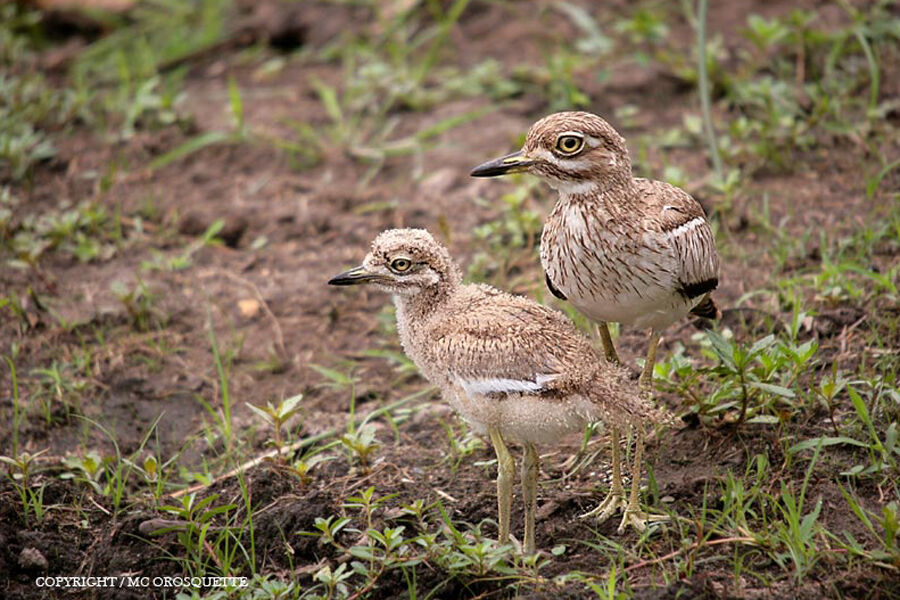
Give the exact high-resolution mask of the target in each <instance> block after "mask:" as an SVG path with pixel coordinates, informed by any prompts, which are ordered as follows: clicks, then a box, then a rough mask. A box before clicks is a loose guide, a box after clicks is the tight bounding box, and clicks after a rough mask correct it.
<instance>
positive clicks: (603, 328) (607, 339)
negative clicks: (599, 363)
mask: <svg viewBox="0 0 900 600" xmlns="http://www.w3.org/2000/svg"><path fill="white" fill-rule="evenodd" d="M597 333H599V334H600V343H601V344H602V345H603V354H604V356H606V360H607V362H611V363H613V364H619V355H618V354H616V347H615V345H613V341H612V336H611V335H610V334H609V326H608V325H607V324H606V322H605V321H600V322H599V323H597Z"/></svg>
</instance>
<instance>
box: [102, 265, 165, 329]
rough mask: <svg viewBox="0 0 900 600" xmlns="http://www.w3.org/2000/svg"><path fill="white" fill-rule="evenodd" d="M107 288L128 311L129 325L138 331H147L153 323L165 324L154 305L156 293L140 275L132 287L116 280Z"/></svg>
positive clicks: (162, 316)
mask: <svg viewBox="0 0 900 600" xmlns="http://www.w3.org/2000/svg"><path fill="white" fill-rule="evenodd" d="M109 288H110V291H111V292H112V293H113V295H114V296H115V297H116V298H117V299H118V300H119V302H120V303H121V304H122V306H123V307H124V308H125V311H126V312H127V313H128V317H129V319H130V320H131V325H132V326H133V327H134V328H135V329H137V330H138V331H149V330H150V328H151V326H152V325H153V324H154V323H160V324H161V325H164V324H165V320H164V316H165V315H163V314H162V312H161V311H160V310H159V309H158V308H156V306H155V305H156V301H157V297H156V295H155V294H154V293H153V292H152V291H151V290H150V287H149V286H148V285H147V283H146V282H145V281H144V280H143V279H141V278H140V277H137V278H136V280H135V283H134V287H129V286H128V285H127V284H125V283H124V282H122V281H119V280H116V281H113V282H112V283H111V284H110V286H109Z"/></svg>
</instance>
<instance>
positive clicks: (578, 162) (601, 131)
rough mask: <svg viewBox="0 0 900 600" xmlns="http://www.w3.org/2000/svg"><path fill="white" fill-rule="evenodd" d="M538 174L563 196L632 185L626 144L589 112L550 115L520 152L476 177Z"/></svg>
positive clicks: (486, 165) (531, 131) (484, 167)
mask: <svg viewBox="0 0 900 600" xmlns="http://www.w3.org/2000/svg"><path fill="white" fill-rule="evenodd" d="M521 172H527V173H532V174H534V175H537V176H539V177H541V178H543V179H545V180H546V181H547V183H549V184H550V185H551V186H553V187H554V188H557V189H558V190H560V191H561V192H568V193H585V192H590V191H592V190H594V189H598V188H605V187H608V186H609V185H610V184H611V183H613V182H618V181H630V179H631V160H630V159H629V157H628V148H627V147H626V146H625V140H624V139H623V138H622V136H621V135H619V133H618V132H617V131H616V130H615V129H613V128H612V126H611V125H610V124H609V123H607V122H606V121H605V120H603V119H602V118H600V117H598V116H597V115H594V114H591V113H587V112H576V111H571V112H560V113H554V114H552V115H548V116H546V117H544V118H543V119H541V120H540V121H538V122H537V123H535V124H534V125H532V126H531V129H529V130H528V135H527V136H526V137H525V145H524V146H523V147H522V149H521V150H519V151H518V152H514V153H512V154H509V155H507V156H502V157H500V158H497V159H494V160H491V161H488V162H486V163H484V164H482V165H479V166H477V167H475V168H474V169H473V170H472V173H471V175H472V176H473V177H497V176H499V175H506V174H507V173H521Z"/></svg>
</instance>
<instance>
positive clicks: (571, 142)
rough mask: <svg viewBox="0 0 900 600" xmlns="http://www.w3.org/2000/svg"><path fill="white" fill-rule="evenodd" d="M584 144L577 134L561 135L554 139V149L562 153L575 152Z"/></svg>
mask: <svg viewBox="0 0 900 600" xmlns="http://www.w3.org/2000/svg"><path fill="white" fill-rule="evenodd" d="M582 146H584V139H582V138H580V137H578V136H577V135H561V136H559V139H558V140H556V149H557V150H559V151H560V152H562V153H563V154H575V153H576V152H578V151H579V150H581V147H582Z"/></svg>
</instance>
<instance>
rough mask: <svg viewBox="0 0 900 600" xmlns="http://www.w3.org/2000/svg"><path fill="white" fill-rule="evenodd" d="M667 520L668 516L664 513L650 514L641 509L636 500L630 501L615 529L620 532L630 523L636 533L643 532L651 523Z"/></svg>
mask: <svg viewBox="0 0 900 600" xmlns="http://www.w3.org/2000/svg"><path fill="white" fill-rule="evenodd" d="M668 520H669V517H667V516H666V515H651V514H649V513H646V512H644V511H643V510H641V508H640V506H638V505H637V503H636V502H630V503H629V504H628V506H627V507H625V514H623V515H622V522H621V523H619V528H618V529H617V530H616V531H617V532H618V533H622V532H624V531H625V528H627V527H628V526H629V525H631V526H632V527H634V528H635V530H637V532H638V533H643V532H644V531H646V530H647V526H648V525H650V524H651V523H662V522H664V521H668Z"/></svg>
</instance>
